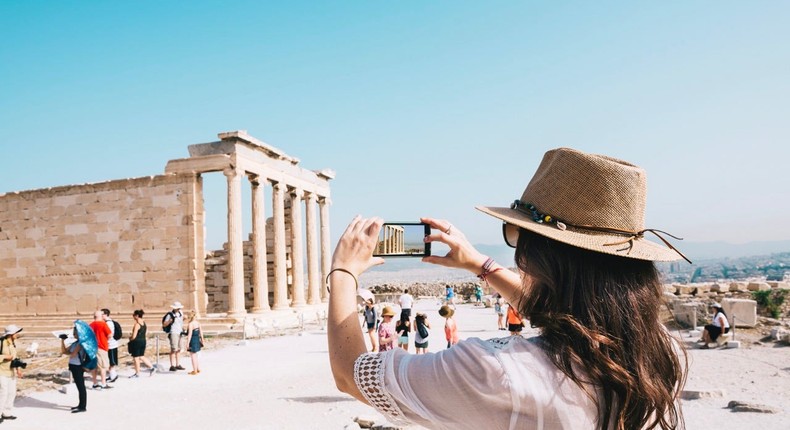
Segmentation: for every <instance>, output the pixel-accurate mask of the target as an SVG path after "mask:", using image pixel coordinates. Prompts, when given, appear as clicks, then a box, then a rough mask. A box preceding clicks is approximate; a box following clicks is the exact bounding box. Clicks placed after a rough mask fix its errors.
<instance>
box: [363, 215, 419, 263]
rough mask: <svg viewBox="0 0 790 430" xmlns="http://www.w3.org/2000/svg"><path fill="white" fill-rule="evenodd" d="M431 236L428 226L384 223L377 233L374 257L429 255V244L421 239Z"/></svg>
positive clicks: (417, 223) (415, 223)
mask: <svg viewBox="0 0 790 430" xmlns="http://www.w3.org/2000/svg"><path fill="white" fill-rule="evenodd" d="M429 234H431V227H430V226H428V224H423V223H419V222H385V223H384V224H383V225H382V226H381V231H380V232H379V240H378V243H377V244H376V249H375V251H374V252H373V256H374V257H424V256H426V255H431V244H430V243H425V242H424V241H423V238H424V237H425V236H427V235H429Z"/></svg>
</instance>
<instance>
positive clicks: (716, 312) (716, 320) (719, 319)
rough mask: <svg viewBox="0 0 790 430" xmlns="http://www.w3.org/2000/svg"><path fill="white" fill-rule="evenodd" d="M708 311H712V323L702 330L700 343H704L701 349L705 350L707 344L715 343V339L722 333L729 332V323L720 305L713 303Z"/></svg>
mask: <svg viewBox="0 0 790 430" xmlns="http://www.w3.org/2000/svg"><path fill="white" fill-rule="evenodd" d="M710 309H711V310H712V311H713V322H712V323H711V324H707V325H705V328H704V329H702V341H703V342H705V345H703V346H702V349H707V348H708V343H711V342H716V339H718V338H719V336H721V334H722V333H729V332H730V322H729V321H728V320H727V314H725V313H724V309H722V307H721V305H720V304H718V303H713V304H712V305H710Z"/></svg>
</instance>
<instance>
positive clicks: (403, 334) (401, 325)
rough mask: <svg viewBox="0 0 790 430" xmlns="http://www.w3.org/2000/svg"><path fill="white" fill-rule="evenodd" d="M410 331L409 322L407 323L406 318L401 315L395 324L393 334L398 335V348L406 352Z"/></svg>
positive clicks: (407, 319)
mask: <svg viewBox="0 0 790 430" xmlns="http://www.w3.org/2000/svg"><path fill="white" fill-rule="evenodd" d="M410 331H411V321H409V318H408V316H406V317H405V318H404V315H403V314H401V318H400V320H398V322H397V324H395V333H396V334H397V335H398V346H399V347H401V348H403V349H405V350H406V351H408V350H409V332H410Z"/></svg>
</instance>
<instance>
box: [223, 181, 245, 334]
mask: <svg viewBox="0 0 790 430" xmlns="http://www.w3.org/2000/svg"><path fill="white" fill-rule="evenodd" d="M223 173H224V174H225V176H226V177H227V178H228V317H230V318H237V319H238V318H242V317H244V315H246V314H247V310H246V309H245V308H244V249H243V246H244V242H243V238H242V230H241V229H242V221H241V174H240V173H239V172H238V171H237V170H236V169H225V170H224V171H223Z"/></svg>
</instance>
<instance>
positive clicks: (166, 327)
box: [162, 312, 176, 333]
mask: <svg viewBox="0 0 790 430" xmlns="http://www.w3.org/2000/svg"><path fill="white" fill-rule="evenodd" d="M168 318H170V319H171V320H175V319H176V316H175V315H173V312H168V313H166V314H165V316H163V317H162V331H163V332H165V333H170V328H171V327H173V324H168V325H165V323H166V322H167V319H168Z"/></svg>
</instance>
